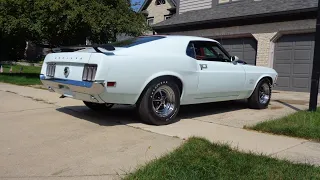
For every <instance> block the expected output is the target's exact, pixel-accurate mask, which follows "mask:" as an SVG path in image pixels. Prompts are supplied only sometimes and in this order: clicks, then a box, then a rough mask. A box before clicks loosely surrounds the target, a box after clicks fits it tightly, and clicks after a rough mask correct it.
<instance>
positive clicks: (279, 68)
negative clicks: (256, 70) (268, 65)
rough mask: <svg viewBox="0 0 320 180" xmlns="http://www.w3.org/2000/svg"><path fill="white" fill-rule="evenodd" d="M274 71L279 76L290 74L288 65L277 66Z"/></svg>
mask: <svg viewBox="0 0 320 180" xmlns="http://www.w3.org/2000/svg"><path fill="white" fill-rule="evenodd" d="M274 69H275V70H276V71H277V72H278V73H281V74H291V65H290V64H277V65H276V66H275V68H274Z"/></svg>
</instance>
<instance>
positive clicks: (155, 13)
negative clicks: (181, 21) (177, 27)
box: [139, 0, 176, 25]
mask: <svg viewBox="0 0 320 180" xmlns="http://www.w3.org/2000/svg"><path fill="white" fill-rule="evenodd" d="M139 12H141V13H143V14H144V15H145V16H146V21H147V24H148V25H153V24H156V23H159V22H162V21H164V20H167V19H169V18H171V17H172V16H173V15H174V14H176V0H145V1H144V3H143V4H142V6H141V8H140V9H139Z"/></svg>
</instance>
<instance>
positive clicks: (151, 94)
mask: <svg viewBox="0 0 320 180" xmlns="http://www.w3.org/2000/svg"><path fill="white" fill-rule="evenodd" d="M163 88H165V89H167V90H168V91H170V92H171V93H173V94H174V97H173V96H171V97H172V98H171V99H172V100H174V103H172V104H174V107H173V106H171V107H172V110H170V111H169V112H168V114H166V115H165V116H161V115H159V114H158V113H157V112H155V111H156V110H155V108H154V106H156V105H157V104H156V103H157V102H156V101H154V98H155V97H156V96H158V94H159V92H160V91H162V89H163ZM171 93H170V94H171ZM168 94H169V93H168ZM161 99H163V98H162V97H161ZM172 100H169V101H170V102H173V101H172ZM163 101H165V100H163ZM169 101H166V102H169ZM161 103H162V102H159V104H161ZM162 107H163V109H165V106H162ZM137 108H138V109H137V110H138V113H139V116H140V118H141V120H142V121H144V122H145V123H147V124H152V125H157V126H160V125H168V124H172V123H174V122H176V121H177V119H176V116H177V114H178V112H179V109H180V90H179V87H178V85H177V84H176V83H175V82H174V81H173V80H170V79H162V80H156V81H154V82H152V84H150V86H149V87H148V89H147V90H146V91H145V93H144V94H143V95H142V99H141V101H140V103H138V104H137ZM158 109H159V108H158Z"/></svg>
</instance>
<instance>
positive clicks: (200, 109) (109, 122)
mask: <svg viewBox="0 0 320 180" xmlns="http://www.w3.org/2000/svg"><path fill="white" fill-rule="evenodd" d="M247 108H248V105H247V102H246V101H227V102H217V103H207V104H198V105H185V106H181V107H180V112H179V114H178V116H177V118H178V120H179V121H180V120H181V119H192V118H199V117H202V116H208V115H214V114H221V113H226V112H231V111H237V110H242V109H247ZM57 111H59V112H62V113H65V114H68V115H71V116H74V117H76V118H79V119H82V120H86V121H89V122H92V123H96V124H99V125H100V126H116V125H120V124H123V123H124V122H125V124H131V123H141V122H142V121H141V120H140V119H139V116H138V115H137V113H136V110H135V107H134V106H123V105H116V106H114V107H113V108H112V109H111V110H109V111H106V112H95V111H92V110H90V109H89V108H87V107H86V106H85V105H83V106H69V107H63V108H58V109H57Z"/></svg>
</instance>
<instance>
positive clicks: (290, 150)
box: [0, 83, 320, 166]
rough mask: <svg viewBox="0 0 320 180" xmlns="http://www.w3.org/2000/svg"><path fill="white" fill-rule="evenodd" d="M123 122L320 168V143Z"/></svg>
mask: <svg viewBox="0 0 320 180" xmlns="http://www.w3.org/2000/svg"><path fill="white" fill-rule="evenodd" d="M0 91H7V92H12V93H16V94H19V95H21V96H25V97H30V98H33V99H38V100H40V99H41V100H44V101H46V102H48V103H53V104H55V105H57V106H79V105H80V106H83V103H82V102H81V101H76V100H72V99H67V98H66V99H59V95H57V94H55V93H51V92H49V91H45V90H41V89H34V88H30V87H21V86H15V85H9V84H2V83H0ZM119 121H120V122H121V123H123V124H126V125H128V126H132V127H135V128H139V129H142V130H145V131H150V132H153V133H158V134H163V135H167V136H175V137H179V138H181V139H187V138H189V137H192V136H198V137H204V138H206V139H208V140H210V141H212V142H216V143H227V144H229V145H230V146H231V147H233V148H236V149H238V150H241V151H245V152H254V153H258V154H264V155H269V156H272V157H277V158H280V159H286V160H290V161H292V162H299V163H309V164H313V165H318V166H320V143H316V142H312V141H308V140H304V139H297V138H290V137H285V136H276V135H270V134H264V133H258V132H255V131H248V130H245V129H242V128H237V127H230V126H226V125H220V124H215V123H212V122H208V121H201V120H200V119H199V118H196V119H182V120H180V121H179V122H178V123H175V124H171V125H168V126H149V125H146V124H142V123H139V122H132V121H130V120H128V119H127V118H124V119H123V117H121V118H119Z"/></svg>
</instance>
